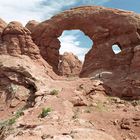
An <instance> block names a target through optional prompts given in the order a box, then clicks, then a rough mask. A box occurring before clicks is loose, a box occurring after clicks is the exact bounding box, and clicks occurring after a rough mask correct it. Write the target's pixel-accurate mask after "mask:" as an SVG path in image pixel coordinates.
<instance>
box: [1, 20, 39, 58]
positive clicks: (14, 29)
mask: <svg viewBox="0 0 140 140" xmlns="http://www.w3.org/2000/svg"><path fill="white" fill-rule="evenodd" d="M30 35H31V33H30V31H29V30H28V29H27V28H25V27H23V26H22V25H21V24H20V23H19V22H16V21H15V22H10V23H9V24H8V25H7V26H6V28H5V29H4V30H3V32H2V36H1V40H2V41H1V44H0V54H6V55H11V56H19V55H27V56H30V57H31V58H33V59H38V58H39V57H40V53H39V49H38V47H37V46H36V45H35V44H34V43H33V41H32V39H31V36H30Z"/></svg>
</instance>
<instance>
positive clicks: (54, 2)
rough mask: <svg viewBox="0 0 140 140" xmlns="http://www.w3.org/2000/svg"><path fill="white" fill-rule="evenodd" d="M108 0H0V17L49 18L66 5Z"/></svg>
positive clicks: (6, 19)
mask: <svg viewBox="0 0 140 140" xmlns="http://www.w3.org/2000/svg"><path fill="white" fill-rule="evenodd" d="M107 1H110V0H100V2H99V0H0V18H2V19H3V20H5V21H6V22H10V21H13V20H17V21H19V22H21V23H23V24H26V23H27V22H28V21H29V20H32V19H34V20H37V21H42V20H46V19H49V18H50V17H52V16H53V15H55V14H56V13H59V12H60V11H62V10H63V9H65V8H66V7H73V6H80V5H90V4H95V5H96V4H97V5H99V4H102V3H105V2H107Z"/></svg>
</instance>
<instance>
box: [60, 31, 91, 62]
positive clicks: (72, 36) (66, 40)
mask: <svg viewBox="0 0 140 140" xmlns="http://www.w3.org/2000/svg"><path fill="white" fill-rule="evenodd" d="M78 33H79V31H74V32H69V33H67V32H66V31H65V32H63V34H62V35H61V36H60V37H59V40H60V42H61V48H60V54H63V53H64V52H72V53H73V54H75V55H76V56H78V58H79V59H80V60H81V61H84V57H85V54H86V53H87V52H88V50H89V48H81V47H80V41H79V40H78Z"/></svg>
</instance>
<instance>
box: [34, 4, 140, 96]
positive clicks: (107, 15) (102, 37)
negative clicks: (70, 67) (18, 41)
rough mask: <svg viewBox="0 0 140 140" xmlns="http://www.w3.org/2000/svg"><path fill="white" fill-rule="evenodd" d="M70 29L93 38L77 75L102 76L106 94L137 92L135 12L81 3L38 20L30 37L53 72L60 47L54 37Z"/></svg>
mask: <svg viewBox="0 0 140 140" xmlns="http://www.w3.org/2000/svg"><path fill="white" fill-rule="evenodd" d="M72 29H80V30H81V31H83V32H84V33H85V34H86V35H88V36H89V37H90V39H91V40H93V42H94V46H93V47H92V49H91V50H90V51H89V52H88V53H87V54H86V56H85V61H84V64H83V68H82V71H81V73H80V76H81V77H92V78H93V79H94V78H100V79H101V78H102V81H104V84H105V85H106V88H107V90H108V89H110V90H108V94H111V95H112V94H113V95H117V96H122V95H124V96H130V95H132V96H133V95H136V96H140V89H139V86H140V85H139V84H138V82H136V81H135V77H137V79H138V81H139V79H140V77H139V76H136V75H140V74H139V69H140V62H139V59H140V56H139V49H138V48H139V47H138V45H139V44H140V15H139V14H136V13H134V12H129V11H124V10H117V9H111V8H105V7H98V6H85V7H78V8H73V9H71V10H67V11H64V12H62V13H60V14H58V15H56V16H54V17H52V18H51V19H50V20H47V21H44V22H42V23H40V24H39V25H38V26H37V27H36V28H35V30H34V32H33V39H34V41H35V43H36V44H37V45H38V46H39V49H40V52H41V55H42V57H43V58H44V59H45V60H46V61H47V62H48V63H49V64H50V65H51V66H52V67H53V69H54V71H55V72H58V64H59V48H60V47H61V46H60V42H59V40H58V37H59V36H60V35H61V34H62V32H63V31H64V30H72ZM114 44H117V45H118V46H119V47H120V48H121V52H120V53H119V54H114V52H113V50H112V45H114ZM134 71H135V74H134ZM134 75H135V76H134ZM132 81H133V84H131V83H132ZM134 81H135V82H134ZM134 83H137V84H134ZM128 94H129V95H128Z"/></svg>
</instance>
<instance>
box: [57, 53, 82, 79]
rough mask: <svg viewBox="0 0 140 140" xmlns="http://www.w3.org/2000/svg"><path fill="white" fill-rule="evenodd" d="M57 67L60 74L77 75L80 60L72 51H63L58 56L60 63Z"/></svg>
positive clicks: (80, 64) (80, 67) (80, 63)
mask: <svg viewBox="0 0 140 140" xmlns="http://www.w3.org/2000/svg"><path fill="white" fill-rule="evenodd" d="M58 67H59V68H58V71H59V74H60V75H64V76H78V75H79V74H80V71H81V69H82V62H81V61H80V60H79V59H78V57H77V56H75V55H74V54H73V53H67V52H65V53H64V54H63V55H61V56H60V63H59V66H58Z"/></svg>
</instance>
